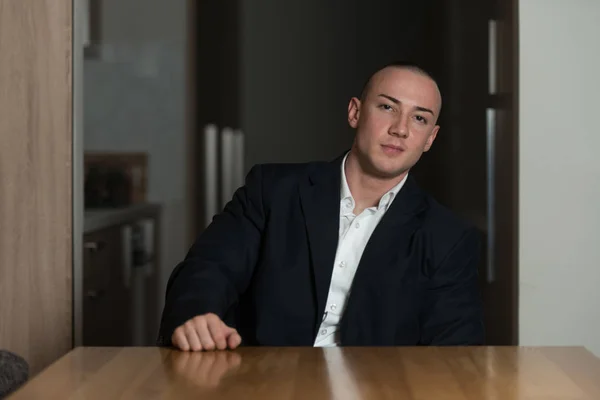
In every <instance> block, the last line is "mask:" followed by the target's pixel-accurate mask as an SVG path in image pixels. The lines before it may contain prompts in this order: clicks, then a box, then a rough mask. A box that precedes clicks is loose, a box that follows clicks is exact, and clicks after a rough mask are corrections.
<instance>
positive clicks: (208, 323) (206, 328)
mask: <svg viewBox="0 0 600 400" xmlns="http://www.w3.org/2000/svg"><path fill="white" fill-rule="evenodd" d="M171 342H172V343H173V346H175V347H177V348H178V349H180V350H183V351H190V350H191V351H201V350H215V349H219V350H224V349H226V348H228V347H229V348H230V349H235V348H236V347H238V346H239V345H240V343H241V342H242V338H241V337H240V335H239V334H238V333H237V331H236V330H235V329H233V328H230V327H228V326H227V325H225V323H224V322H223V321H221V318H219V317H218V316H217V315H215V314H212V313H209V314H204V315H198V316H197V317H194V318H192V319H190V320H188V321H187V322H186V323H185V324H183V325H181V326H180V327H178V328H177V329H175V332H173V336H172V337H171Z"/></svg>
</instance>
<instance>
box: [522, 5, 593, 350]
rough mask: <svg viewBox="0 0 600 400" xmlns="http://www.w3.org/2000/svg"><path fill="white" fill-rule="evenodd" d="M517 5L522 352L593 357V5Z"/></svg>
mask: <svg viewBox="0 0 600 400" xmlns="http://www.w3.org/2000/svg"><path fill="white" fill-rule="evenodd" d="M519 3H520V6H519V13H520V56H519V57H520V132H519V135H520V142H519V144H520V155H519V162H520V182H519V191H520V194H519V197H520V198H519V201H520V205H519V207H520V249H519V251H520V265H519V268H520V318H519V323H520V327H519V333H520V343H521V344H522V345H584V346H586V347H587V348H588V349H589V350H591V351H593V352H594V353H595V354H597V355H598V356H600V153H599V149H600V129H599V127H598V114H599V113H600V75H599V74H600V41H599V40H600V24H599V23H598V21H600V1H597V0H521V1H520V2H519Z"/></svg>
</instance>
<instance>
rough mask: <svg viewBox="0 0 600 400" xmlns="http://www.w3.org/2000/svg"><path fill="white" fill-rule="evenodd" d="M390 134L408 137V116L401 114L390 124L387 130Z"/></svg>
mask: <svg viewBox="0 0 600 400" xmlns="http://www.w3.org/2000/svg"><path fill="white" fill-rule="evenodd" d="M389 133H390V135H393V136H398V137H401V138H407V137H408V118H406V117H404V116H401V117H400V118H398V119H397V120H396V121H395V122H394V123H393V124H392V125H391V126H390V130H389Z"/></svg>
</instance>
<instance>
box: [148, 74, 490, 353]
mask: <svg viewBox="0 0 600 400" xmlns="http://www.w3.org/2000/svg"><path fill="white" fill-rule="evenodd" d="M440 109H441V95H440V93H439V90H438V87H437V84H436V82H435V81H434V80H433V79H432V78H431V77H430V76H429V75H428V74H427V73H426V72H425V71H423V70H422V69H420V68H418V67H416V66H414V65H408V64H394V65H390V66H387V67H386V68H383V69H382V70H380V71H378V72H377V73H375V74H374V75H373V76H372V77H371V78H370V80H369V81H368V83H367V85H366V86H365V89H364V91H363V93H362V95H361V97H360V99H359V98H352V99H351V100H350V104H349V106H348V122H349V124H350V126H351V127H352V128H354V129H355V130H356V135H355V140H354V143H353V145H352V148H351V149H350V151H349V152H348V153H347V154H345V155H343V156H341V157H340V158H338V159H337V160H335V161H333V162H329V163H307V164H293V165H291V164H289V165H286V164H279V165H258V166H255V167H254V168H252V170H251V171H250V172H249V174H248V176H247V180H246V183H245V185H244V186H243V187H242V188H240V189H238V191H237V192H236V193H235V195H234V198H233V199H232V201H231V202H229V203H228V204H227V206H226V207H225V210H224V211H223V212H222V213H221V214H220V215H218V216H216V217H215V218H214V220H213V222H212V224H211V225H210V226H209V227H208V228H207V229H206V230H205V231H204V232H203V233H202V234H201V235H200V237H199V238H198V239H197V241H196V243H195V244H194V245H193V247H192V248H191V250H190V252H189V254H188V255H187V257H186V259H185V261H184V262H183V263H181V264H180V265H179V266H178V267H177V268H176V269H175V270H174V271H173V273H172V275H171V278H170V279H169V283H168V285H167V296H166V303H165V309H164V312H163V318H162V324H161V330H160V334H159V335H160V337H159V344H160V345H173V346H175V347H177V348H179V349H181V350H184V351H189V350H192V351H200V350H213V349H225V348H236V347H237V346H239V345H240V344H241V343H244V344H247V345H271V346H336V345H355V346H356V345H377V346H384V345H394V346H401V345H410V346H413V345H477V344H482V343H483V336H484V329H483V322H482V306H481V302H480V297H479V292H478V284H477V263H478V250H479V235H478V233H477V232H476V230H475V229H473V228H471V227H470V226H468V225H467V224H466V223H464V222H463V221H461V220H460V219H458V218H457V217H456V216H455V215H453V214H452V213H451V212H450V211H448V210H447V209H445V208H443V207H442V206H441V205H439V204H438V203H436V202H435V201H434V200H433V199H432V198H430V197H429V196H428V195H427V194H425V193H424V192H423V191H421V189H419V188H418V186H417V184H416V182H415V181H414V179H413V178H412V177H411V176H410V175H409V170H410V169H411V168H412V167H413V166H414V165H415V163H416V162H417V161H418V160H419V158H420V157H421V155H422V154H423V152H426V151H428V150H429V149H430V148H431V145H432V144H433V142H434V140H435V138H436V135H437V133H438V130H439V126H438V125H436V122H437V118H438V116H439V113H440Z"/></svg>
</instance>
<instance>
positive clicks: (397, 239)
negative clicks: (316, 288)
mask: <svg viewBox="0 0 600 400" xmlns="http://www.w3.org/2000/svg"><path fill="white" fill-rule="evenodd" d="M426 207H427V205H426V202H425V201H424V194H423V192H422V191H421V190H420V189H419V187H418V186H417V184H416V182H415V181H414V179H412V178H411V176H410V175H409V177H408V179H407V181H406V183H405V184H404V187H403V188H402V190H400V192H399V193H398V194H397V195H396V198H395V199H394V201H393V202H392V205H391V206H390V208H389V209H388V210H387V212H386V214H385V215H384V216H383V218H382V219H381V221H379V224H378V225H377V227H376V228H375V230H374V231H373V233H372V234H371V237H370V239H369V241H368V242H367V246H366V247H365V249H364V251H363V254H362V257H361V259H360V262H359V265H358V268H357V270H356V274H355V275H354V280H353V283H352V289H351V293H350V297H349V299H348V304H347V307H346V311H345V313H344V316H343V317H342V322H341V324H342V326H341V334H342V343H344V344H345V345H349V344H353V343H368V342H371V341H373V340H375V339H376V338H375V336H377V335H385V334H386V332H373V331H372V330H371V327H373V326H377V324H374V323H373V321H372V318H375V315H379V314H377V313H373V309H376V308H377V307H379V306H380V305H378V304H377V302H378V301H379V300H377V298H376V297H377V296H375V297H373V295H372V294H373V293H377V292H378V291H380V290H383V288H384V287H385V285H382V284H381V283H382V282H383V281H384V280H385V279H394V280H396V279H398V280H400V279H402V277H403V276H404V274H405V272H406V269H407V268H408V267H409V265H408V262H406V261H405V260H404V258H405V257H408V252H409V251H410V247H411V242H412V237H413V234H414V233H415V231H416V230H417V229H418V228H419V226H420V225H421V223H422V221H421V218H419V215H420V214H421V212H422V211H423V210H424V209H425V208H426ZM380 298H382V299H385V298H387V297H386V296H385V295H383V296H381V297H380ZM386 318H395V316H386Z"/></svg>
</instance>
